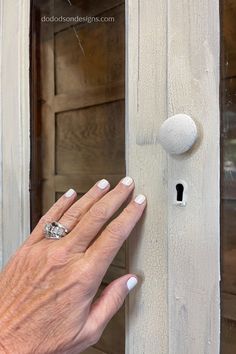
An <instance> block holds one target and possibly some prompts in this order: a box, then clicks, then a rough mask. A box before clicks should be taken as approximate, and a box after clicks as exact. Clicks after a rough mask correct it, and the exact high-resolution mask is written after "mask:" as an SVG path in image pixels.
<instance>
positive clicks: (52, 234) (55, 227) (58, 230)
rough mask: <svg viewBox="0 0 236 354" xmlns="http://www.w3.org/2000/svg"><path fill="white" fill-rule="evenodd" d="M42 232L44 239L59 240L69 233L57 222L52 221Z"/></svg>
mask: <svg viewBox="0 0 236 354" xmlns="http://www.w3.org/2000/svg"><path fill="white" fill-rule="evenodd" d="M44 232H45V237H46V238H48V239H53V240H59V239H60V238H62V237H64V236H66V235H67V234H68V232H69V231H68V230H67V228H66V227H65V226H63V225H62V224H60V223H59V222H57V221H53V222H51V223H49V224H46V225H45V228H44Z"/></svg>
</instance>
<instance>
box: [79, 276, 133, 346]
mask: <svg viewBox="0 0 236 354" xmlns="http://www.w3.org/2000/svg"><path fill="white" fill-rule="evenodd" d="M137 284H138V279H137V277H136V276H135V275H132V274H127V275H124V276H123V277H121V278H119V279H116V280H114V281H113V282H112V283H111V284H109V285H108V286H107V287H106V288H105V290H104V291H103V292H102V294H101V296H100V297H99V298H98V299H97V300H96V302H94V304H93V305H92V307H91V310H90V314H89V316H88V320H87V322H86V325H85V327H84V331H85V332H87V333H89V337H90V338H91V341H92V344H91V345H94V344H96V342H98V340H99V338H100V337H101V335H102V333H103V331H104V329H105V327H106V326H107V324H108V323H109V322H110V320H111V319H112V317H113V316H114V315H115V314H116V313H117V312H118V311H119V309H120V308H121V307H122V305H123V303H124V301H125V298H126V297H127V295H128V294H129V292H130V291H131V290H132V289H133V288H134V287H135V286H136V285H137Z"/></svg>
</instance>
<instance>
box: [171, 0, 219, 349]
mask: <svg viewBox="0 0 236 354" xmlns="http://www.w3.org/2000/svg"><path fill="white" fill-rule="evenodd" d="M218 6H219V4H218V1H217V0H214V1H208V2H206V1H204V0H201V1H197V2H196V1H194V0H191V1H189V2H188V3H186V1H184V0H181V1H176V0H168V53H167V60H168V78H167V80H168V116H172V115H174V114H178V113H185V114H187V115H189V116H191V117H192V118H193V119H194V121H195V122H196V124H197V126H198V131H199V141H198V144H197V145H196V146H195V147H194V148H193V150H192V151H190V152H189V153H186V154H184V155H182V156H178V157H173V156H169V157H168V193H169V198H168V199H169V200H168V293H169V295H168V301H169V309H168V311H169V338H170V340H169V345H170V346H169V353H191V354H199V353H209V354H210V353H211V354H216V353H219V338H220V337H219V319H220V314H219V308H220V306H219V280H220V279H219V277H220V269H219V250H220V245H219V200H220V195H219V169H220V162H219V127H220V113H219V94H218V93H219V72H220V70H219V8H218ZM180 179H181V180H183V181H184V182H185V183H186V185H187V188H188V190H187V191H186V193H187V205H186V206H185V207H181V206H177V205H175V204H174V199H175V196H176V184H177V183H178V182H177V181H178V180H180Z"/></svg>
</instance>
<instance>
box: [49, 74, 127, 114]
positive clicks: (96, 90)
mask: <svg viewBox="0 0 236 354" xmlns="http://www.w3.org/2000/svg"><path fill="white" fill-rule="evenodd" d="M122 99H124V81H121V82H116V83H111V84H108V85H104V86H97V87H93V88H90V89H88V90H86V89H82V90H81V91H76V93H74V94H60V95H56V96H55V97H54V108H55V112H56V113H58V112H63V111H71V110H74V109H79V108H80V109H81V108H85V107H89V106H96V105H100V104H103V103H109V102H114V101H119V100H122Z"/></svg>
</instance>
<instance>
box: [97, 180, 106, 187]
mask: <svg viewBox="0 0 236 354" xmlns="http://www.w3.org/2000/svg"><path fill="white" fill-rule="evenodd" d="M97 186H98V188H100V189H105V188H107V187H108V186H109V182H108V181H107V180H106V179H102V180H101V181H99V182H98V184H97Z"/></svg>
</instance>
